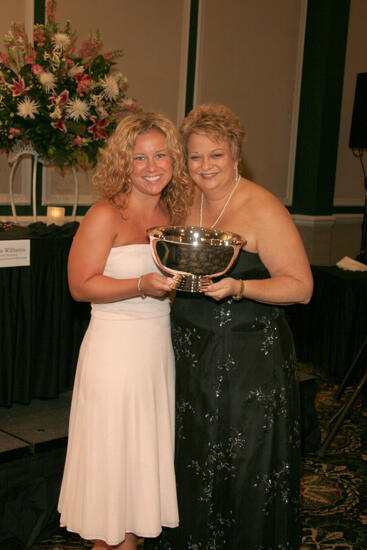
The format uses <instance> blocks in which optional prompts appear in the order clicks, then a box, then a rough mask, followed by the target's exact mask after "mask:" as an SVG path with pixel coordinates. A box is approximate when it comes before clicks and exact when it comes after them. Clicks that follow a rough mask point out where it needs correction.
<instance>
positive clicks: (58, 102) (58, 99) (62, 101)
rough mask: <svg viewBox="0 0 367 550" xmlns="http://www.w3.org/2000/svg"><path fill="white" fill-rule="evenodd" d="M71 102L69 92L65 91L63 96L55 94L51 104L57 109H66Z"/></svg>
mask: <svg viewBox="0 0 367 550" xmlns="http://www.w3.org/2000/svg"><path fill="white" fill-rule="evenodd" d="M68 100H69V90H64V91H63V92H61V94H59V95H57V94H53V96H52V98H51V103H52V104H53V105H55V106H56V107H65V105H66V104H67V102H68Z"/></svg>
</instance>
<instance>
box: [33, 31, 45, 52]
mask: <svg viewBox="0 0 367 550" xmlns="http://www.w3.org/2000/svg"><path fill="white" fill-rule="evenodd" d="M33 38H34V41H35V42H37V44H38V46H40V47H41V48H42V46H44V44H45V31H44V29H37V28H36V29H35V30H34V33H33Z"/></svg>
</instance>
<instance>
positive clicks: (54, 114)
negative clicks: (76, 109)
mask: <svg viewBox="0 0 367 550" xmlns="http://www.w3.org/2000/svg"><path fill="white" fill-rule="evenodd" d="M61 115H62V112H61V109H60V107H55V109H54V110H53V111H51V113H50V117H51V118H53V119H55V120H59V118H61Z"/></svg>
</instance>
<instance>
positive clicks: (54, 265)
mask: <svg viewBox="0 0 367 550" xmlns="http://www.w3.org/2000/svg"><path fill="white" fill-rule="evenodd" d="M78 225H79V224H78V223H77V222H72V223H68V224H65V225H64V226H61V227H58V226H55V225H52V226H46V225H45V224H44V223H40V222H38V223H33V224H31V225H29V226H28V227H20V226H12V227H10V228H9V229H8V230H7V231H0V239H1V240H4V239H6V240H12V239H30V254H31V265H30V266H27V267H5V268H0V358H1V365H0V405H1V406H4V405H6V406H9V405H11V404H12V403H13V402H18V403H25V404H28V403H29V402H30V401H31V399H32V398H34V397H38V398H50V397H57V396H58V395H59V393H61V392H64V391H66V390H68V389H70V388H71V387H72V385H73V381H74V374H75V367H76V362H77V357H78V351H79V347H80V343H81V340H82V338H83V335H84V332H85V329H86V327H87V325H88V322H89V316H90V306H89V304H86V303H77V302H75V301H74V300H73V299H72V297H71V295H70V292H69V288H68V282H67V258H68V254H69V249H70V245H71V242H72V239H73V236H74V234H75V232H76V229H77V228H78Z"/></svg>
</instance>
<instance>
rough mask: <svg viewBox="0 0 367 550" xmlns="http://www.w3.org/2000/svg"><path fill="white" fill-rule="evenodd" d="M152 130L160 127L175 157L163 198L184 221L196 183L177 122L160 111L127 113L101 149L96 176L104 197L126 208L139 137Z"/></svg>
mask: <svg viewBox="0 0 367 550" xmlns="http://www.w3.org/2000/svg"><path fill="white" fill-rule="evenodd" d="M149 130H158V131H160V132H162V134H163V135H164V136H165V138H166V146H167V150H168V153H169V155H170V157H171V160H172V172H173V176H172V180H171V181H170V183H169V184H168V185H167V187H165V189H164V190H163V191H162V195H161V198H162V200H163V202H164V203H165V204H166V206H167V208H168V212H169V215H170V218H171V222H172V223H179V222H182V221H183V220H184V219H185V217H186V214H187V209H188V207H189V205H190V204H191V198H192V190H193V185H192V182H191V179H190V177H189V176H188V173H187V169H186V164H185V156H184V152H183V148H182V144H181V142H180V138H179V134H178V132H177V130H176V128H175V126H174V125H173V123H172V122H171V121H170V120H169V119H168V118H167V117H165V116H164V115H162V114H160V113H152V112H146V113H134V114H130V115H128V116H126V117H124V118H123V119H122V120H121V121H120V122H119V124H118V125H117V127H116V130H115V131H114V133H113V134H112V135H111V136H110V138H109V139H108V141H107V144H106V146H105V147H104V148H103V149H101V150H100V151H99V159H98V163H97V167H96V169H95V172H94V176H93V183H94V185H95V186H96V188H97V191H98V195H99V198H100V199H107V200H109V201H111V202H112V203H113V204H115V205H118V206H119V207H122V208H126V206H127V203H128V200H129V195H130V193H131V189H132V182H131V177H130V176H131V172H132V169H133V150H134V146H135V142H136V139H137V137H138V136H139V135H140V134H143V133H144V132H148V131H149Z"/></svg>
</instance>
